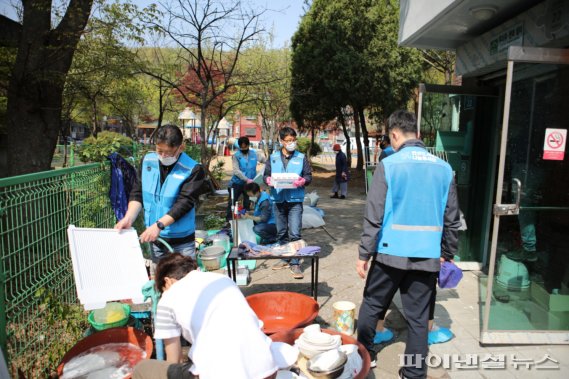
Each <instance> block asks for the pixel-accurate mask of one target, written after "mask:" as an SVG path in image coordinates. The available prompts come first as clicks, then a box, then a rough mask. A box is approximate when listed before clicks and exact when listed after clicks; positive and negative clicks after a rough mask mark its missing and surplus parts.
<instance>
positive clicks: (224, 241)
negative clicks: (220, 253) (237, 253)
mask: <svg viewBox="0 0 569 379" xmlns="http://www.w3.org/2000/svg"><path fill="white" fill-rule="evenodd" d="M206 241H208V242H210V243H211V246H221V247H223V248H224V249H225V252H226V253H229V251H230V250H231V242H230V241H229V236H228V235H227V234H214V235H212V236H209V237H208V238H207V240H206Z"/></svg>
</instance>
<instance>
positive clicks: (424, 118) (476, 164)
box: [418, 84, 498, 270]
mask: <svg viewBox="0 0 569 379" xmlns="http://www.w3.org/2000/svg"><path fill="white" fill-rule="evenodd" d="M497 99H498V97H497V90H496V89H495V88H489V87H476V88H468V87H463V86H440V85H432V84H421V85H420V86H419V105H420V107H419V115H418V123H419V130H420V138H421V139H422V141H423V142H424V143H425V146H426V147H427V149H428V150H429V152H431V153H432V154H434V155H436V156H438V157H439V158H441V159H443V160H445V161H447V162H448V163H449V164H450V165H451V167H452V169H453V171H454V174H455V180H456V183H457V190H458V200H459V203H460V210H461V216H462V217H461V219H462V221H463V222H462V226H461V230H460V232H459V244H460V245H459V251H458V254H457V255H458V256H459V257H460V258H459V259H460V262H457V264H458V265H459V266H460V267H461V268H462V269H469V270H472V269H475V270H479V269H481V266H482V264H483V262H484V257H486V256H487V249H488V244H487V242H486V241H488V236H489V230H490V226H489V225H490V220H491V209H492V202H493V198H492V194H493V188H494V177H495V175H496V174H495V173H494V171H495V167H496V164H495V157H496V155H497V147H498V143H497V141H498V136H497V135H496V133H495V131H496V130H497V129H498V128H497V124H498V120H497V119H496V118H495V115H496V113H497V102H498V100H497ZM488 173H493V174H492V175H488Z"/></svg>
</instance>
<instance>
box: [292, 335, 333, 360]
mask: <svg viewBox="0 0 569 379" xmlns="http://www.w3.org/2000/svg"><path fill="white" fill-rule="evenodd" d="M295 345H296V346H297V347H298V350H300V353H301V354H302V355H304V356H305V357H306V358H312V357H313V356H315V355H317V354H320V353H324V352H326V351H330V350H334V349H337V348H338V347H339V346H340V345H341V341H340V342H338V343H334V344H333V345H327V346H314V345H310V344H307V343H306V342H304V341H302V340H300V339H297V340H296V341H295Z"/></svg>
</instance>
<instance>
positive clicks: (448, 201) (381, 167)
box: [356, 110, 460, 378]
mask: <svg viewBox="0 0 569 379" xmlns="http://www.w3.org/2000/svg"><path fill="white" fill-rule="evenodd" d="M388 130H389V136H390V139H391V144H392V146H393V148H394V150H395V151H397V154H392V155H390V156H389V157H387V158H385V159H383V160H382V161H381V162H379V164H378V165H377V168H376V170H375V173H374V177H373V183H372V185H371V187H370V192H369V193H368V198H367V203H366V209H365V215H364V220H363V233H362V237H361V241H360V246H359V259H358V261H357V265H356V270H357V272H358V274H359V275H360V277H362V278H365V277H366V272H367V271H368V261H369V260H370V258H374V259H373V261H372V264H371V267H369V273H367V281H366V286H365V289H364V294H363V301H362V305H361V307H360V312H359V317H358V341H359V342H361V343H362V344H363V345H364V346H365V347H366V348H367V350H368V351H369V352H370V355H371V359H372V365H375V364H376V362H375V354H376V353H375V352H374V350H373V349H374V343H373V339H374V336H375V326H376V324H377V321H378V318H379V315H380V314H381V313H382V312H383V311H384V310H385V309H387V307H388V306H389V303H390V301H391V298H392V296H393V294H394V293H395V292H396V291H397V290H398V289H399V290H400V292H401V300H402V303H403V308H404V312H405V316H406V319H407V325H408V330H409V334H408V337H407V344H406V348H405V355H404V363H405V364H404V366H403V367H402V368H401V369H400V371H399V376H400V377H402V378H425V377H426V374H427V366H426V363H425V358H426V357H427V354H428V345H427V332H428V319H429V303H430V301H431V298H432V293H433V290H434V283H435V279H436V276H437V273H438V271H439V270H440V266H441V259H443V260H451V259H452V258H453V257H454V253H455V252H456V251H457V249H458V228H459V227H460V216H459V209H458V200H457V195H456V188H455V184H454V177H453V172H452V169H451V167H450V165H449V164H448V163H446V162H445V161H443V160H441V159H439V158H437V157H435V156H434V155H432V154H429V153H427V151H426V149H425V145H424V144H423V142H421V141H420V140H418V139H417V120H416V118H415V115H414V114H413V113H410V112H407V111H403V110H400V111H396V112H394V113H393V114H392V115H391V116H390V117H389V120H388Z"/></svg>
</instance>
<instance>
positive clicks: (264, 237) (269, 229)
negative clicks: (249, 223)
mask: <svg viewBox="0 0 569 379" xmlns="http://www.w3.org/2000/svg"><path fill="white" fill-rule="evenodd" d="M253 231H254V232H255V234H256V235H258V236H259V237H261V245H265V244H269V243H274V242H275V241H276V240H277V226H276V225H275V224H268V223H266V222H264V223H262V224H257V225H255V226H254V227H253Z"/></svg>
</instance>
